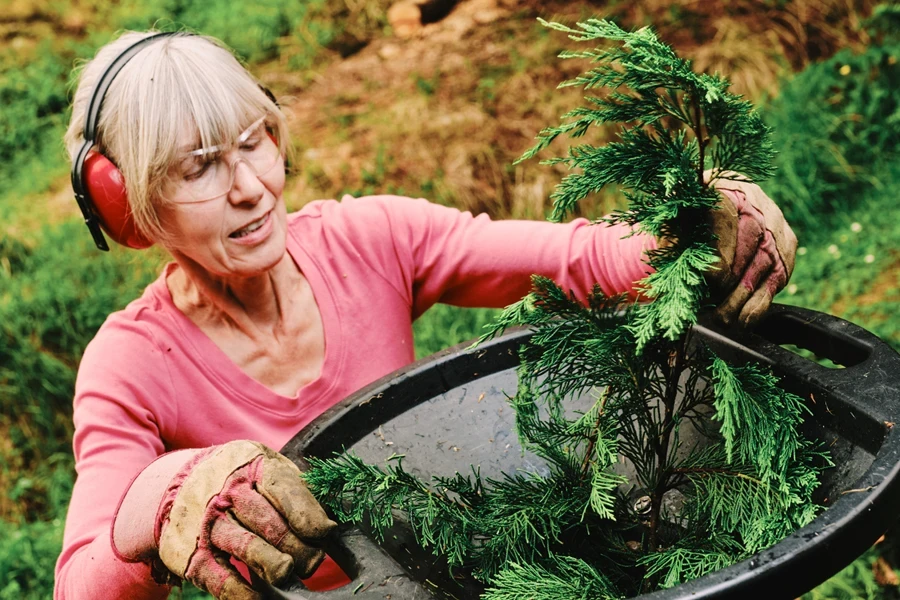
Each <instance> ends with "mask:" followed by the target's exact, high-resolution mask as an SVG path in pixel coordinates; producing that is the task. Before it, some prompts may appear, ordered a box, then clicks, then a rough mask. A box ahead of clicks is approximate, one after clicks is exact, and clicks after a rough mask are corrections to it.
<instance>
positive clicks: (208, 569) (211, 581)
mask: <svg viewBox="0 0 900 600" xmlns="http://www.w3.org/2000/svg"><path fill="white" fill-rule="evenodd" d="M335 526H336V524H335V523H334V521H332V520H330V519H329V518H328V516H327V515H326V514H325V511H324V510H323V509H322V507H321V506H320V505H319V504H318V502H316V500H315V498H313V496H312V494H310V492H309V490H308V489H307V487H306V484H305V482H304V481H303V479H302V478H301V474H300V470H299V469H298V468H297V466H296V465H294V463H292V462H291V461H290V460H288V459H287V458H285V457H284V456H282V455H280V454H278V453H277V452H275V451H273V450H271V449H269V448H267V447H266V446H264V445H262V444H259V443H257V442H251V441H246V440H238V441H233V442H229V443H227V444H223V445H221V446H214V447H212V448H207V449H203V450H184V451H179V452H172V453H169V454H165V455H163V456H162V457H160V458H159V459H157V460H156V461H154V462H153V463H151V464H150V465H149V466H148V467H147V468H146V469H144V471H142V472H141V474H140V475H138V477H137V478H136V479H135V480H134V482H133V483H132V484H131V487H130V488H129V490H128V492H127V493H126V494H125V497H124V498H123V499H122V502H121V503H120V505H119V509H118V511H117V512H116V517H115V519H114V521H113V528H112V542H113V549H114V550H115V551H116V553H117V554H118V555H119V556H120V557H121V558H123V559H124V560H127V561H130V562H138V561H140V562H147V563H150V564H151V566H153V567H155V571H154V572H158V571H160V570H162V572H163V573H165V574H168V573H170V574H172V575H174V576H176V577H178V578H182V579H187V580H188V581H190V582H191V583H193V584H194V585H196V586H197V587H199V588H200V589H203V590H206V591H208V592H209V593H211V594H212V595H213V596H215V597H216V598H219V599H220V600H250V599H254V600H255V599H258V598H261V596H260V594H259V593H258V592H255V591H254V590H253V589H252V588H251V587H250V586H249V584H248V583H247V582H246V580H244V578H243V577H241V575H240V574H239V573H238V572H237V570H236V569H235V568H234V566H233V565H231V564H230V563H229V560H230V559H231V557H234V558H236V559H237V560H240V561H241V562H243V563H245V564H246V565H247V566H248V567H250V568H251V569H253V571H255V572H256V574H257V575H259V576H260V577H262V578H263V579H265V580H266V581H268V582H270V583H272V584H273V585H279V584H280V583H283V582H284V581H285V580H287V579H288V578H289V577H290V576H291V575H292V574H296V575H297V576H299V577H301V578H303V577H307V576H309V575H310V574H311V573H312V572H313V571H315V570H316V568H317V567H318V566H319V563H321V562H322V560H323V559H324V557H325V553H324V551H323V550H322V549H321V547H320V543H321V541H322V540H323V538H325V537H326V536H327V535H328V534H329V533H330V532H331V530H332V529H334V527H335ZM160 563H161V565H160ZM160 566H162V567H164V569H160Z"/></svg>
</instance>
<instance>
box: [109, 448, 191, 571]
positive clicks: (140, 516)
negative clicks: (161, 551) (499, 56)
mask: <svg viewBox="0 0 900 600" xmlns="http://www.w3.org/2000/svg"><path fill="white" fill-rule="evenodd" d="M201 452H203V450H178V451H175V452H169V453H167V454H163V455H161V456H159V457H158V458H156V460H154V461H153V462H151V463H150V464H149V465H147V466H146V467H145V468H144V470H142V471H141V472H140V473H138V474H137V476H136V477H135V478H134V479H133V480H132V482H131V484H130V485H129V486H128V488H127V490H126V491H125V494H123V495H122V499H121V500H120V501H119V506H118V507H117V508H116V513H115V515H114V516H113V521H112V526H111V527H110V543H111V545H112V550H113V553H114V554H115V555H116V557H117V558H119V559H120V560H123V561H125V562H132V563H133V562H144V563H151V562H152V561H154V559H156V558H157V553H158V544H157V535H156V532H155V530H156V521H157V512H158V511H159V507H160V504H161V503H162V500H163V498H164V497H165V495H166V491H167V489H168V487H169V484H170V483H171V481H172V479H173V478H174V477H175V476H176V475H177V474H178V472H179V471H180V470H182V469H183V468H184V466H185V465H186V464H188V463H189V462H191V461H192V460H193V459H194V458H195V457H196V456H197V455H198V454H199V453H201Z"/></svg>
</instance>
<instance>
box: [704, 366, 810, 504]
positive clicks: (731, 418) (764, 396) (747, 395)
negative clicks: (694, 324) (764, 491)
mask: <svg viewBox="0 0 900 600" xmlns="http://www.w3.org/2000/svg"><path fill="white" fill-rule="evenodd" d="M709 375H710V379H711V381H712V383H713V390H714V392H715V403H714V406H715V409H716V414H715V415H714V416H713V419H714V420H716V421H721V423H722V427H721V429H720V433H721V434H722V437H723V439H724V443H725V451H726V454H727V458H728V460H729V461H731V460H732V459H733V458H734V457H735V456H737V458H738V460H740V461H741V462H747V463H750V464H753V465H755V466H756V467H757V468H758V469H759V471H760V473H761V477H762V479H763V480H765V481H772V482H773V483H774V484H775V485H777V486H780V487H784V486H786V485H787V482H786V479H785V478H786V475H787V471H788V468H789V467H790V465H791V463H792V461H793V459H794V458H795V457H796V454H797V452H798V451H799V450H800V449H801V447H802V446H803V442H802V438H801V437H800V432H799V431H798V426H799V425H800V423H801V422H802V414H803V413H804V412H807V413H808V412H809V411H808V409H807V408H806V407H805V406H804V405H803V401H802V400H801V399H800V398H798V397H797V396H795V395H793V394H790V393H788V392H786V391H784V390H783V389H781V388H779V387H778V385H777V384H778V379H777V378H776V377H775V376H773V375H772V374H771V373H764V372H762V371H761V369H760V368H759V367H758V366H756V365H752V364H751V365H747V366H744V367H735V366H731V365H729V364H728V363H726V362H725V361H724V360H722V359H721V358H718V357H715V358H714V359H713V361H712V364H711V365H710V368H709Z"/></svg>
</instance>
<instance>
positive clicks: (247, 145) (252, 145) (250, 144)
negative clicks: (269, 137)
mask: <svg viewBox="0 0 900 600" xmlns="http://www.w3.org/2000/svg"><path fill="white" fill-rule="evenodd" d="M261 140H262V137H261V136H260V135H259V134H254V135H252V136H251V137H250V139H247V140H244V141H243V142H241V145H240V149H241V150H255V149H256V147H257V146H259V142H260V141H261Z"/></svg>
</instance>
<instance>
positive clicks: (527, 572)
mask: <svg viewBox="0 0 900 600" xmlns="http://www.w3.org/2000/svg"><path fill="white" fill-rule="evenodd" d="M491 583H492V586H491V587H489V588H488V589H487V590H486V591H485V594H484V596H482V598H483V599H484V600H618V599H620V598H622V597H623V596H622V595H621V594H620V593H618V591H617V590H616V588H615V586H614V585H613V584H612V582H610V581H609V580H608V579H607V578H606V577H604V576H603V574H602V573H600V572H599V571H598V570H597V569H595V568H594V567H592V566H591V565H590V564H588V563H586V562H585V561H583V560H580V559H577V558H573V557H570V556H553V557H549V558H548V559H547V560H546V561H543V562H541V563H536V564H527V563H521V564H520V563H512V564H510V565H509V567H508V568H507V569H505V570H503V571H501V572H500V573H498V574H497V576H496V577H495V578H494V579H493V580H492V582H491Z"/></svg>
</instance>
